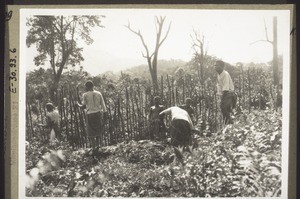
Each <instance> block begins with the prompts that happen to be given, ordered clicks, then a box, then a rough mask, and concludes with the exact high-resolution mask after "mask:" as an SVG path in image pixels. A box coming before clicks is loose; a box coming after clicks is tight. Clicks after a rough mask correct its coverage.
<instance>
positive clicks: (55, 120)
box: [46, 109, 60, 124]
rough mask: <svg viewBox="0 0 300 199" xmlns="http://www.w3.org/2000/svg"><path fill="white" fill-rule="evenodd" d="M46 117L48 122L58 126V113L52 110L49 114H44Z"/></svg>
mask: <svg viewBox="0 0 300 199" xmlns="http://www.w3.org/2000/svg"><path fill="white" fill-rule="evenodd" d="M46 116H47V117H48V118H49V120H50V121H51V122H53V123H55V124H59V121H60V120H59V119H60V117H59V113H58V111H57V110H55V109H54V110H53V111H51V112H47V113H46Z"/></svg>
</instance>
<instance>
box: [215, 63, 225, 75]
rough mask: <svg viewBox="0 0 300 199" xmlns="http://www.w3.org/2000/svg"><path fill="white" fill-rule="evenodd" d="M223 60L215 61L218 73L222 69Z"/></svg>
mask: <svg viewBox="0 0 300 199" xmlns="http://www.w3.org/2000/svg"><path fill="white" fill-rule="evenodd" d="M224 66H225V64H224V62H223V61H221V60H217V61H216V63H215V70H216V71H217V73H218V74H221V73H222V72H223V70H224Z"/></svg>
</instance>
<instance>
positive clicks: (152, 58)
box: [125, 16, 171, 93]
mask: <svg viewBox="0 0 300 199" xmlns="http://www.w3.org/2000/svg"><path fill="white" fill-rule="evenodd" d="M165 19H166V17H162V16H160V17H155V28H156V43H155V49H154V51H153V52H152V53H150V52H149V48H148V46H147V44H146V43H145V40H144V37H143V35H142V33H141V31H140V30H138V31H136V30H133V29H132V28H131V26H130V23H129V22H128V25H127V26H125V27H127V28H128V29H129V30H130V31H131V32H133V33H134V34H136V35H137V36H138V37H139V38H140V40H141V42H142V44H143V46H144V48H145V51H146V53H144V52H142V56H143V57H144V58H146V59H147V63H148V67H149V71H150V74H151V79H152V84H153V87H154V92H155V93H158V89H159V86H158V79H157V58H158V51H159V48H160V47H161V45H162V44H163V42H164V41H165V40H166V38H167V36H168V34H169V31H170V27H171V23H170V24H169V27H168V30H167V32H166V33H165V35H164V36H162V29H163V25H164V22H165Z"/></svg>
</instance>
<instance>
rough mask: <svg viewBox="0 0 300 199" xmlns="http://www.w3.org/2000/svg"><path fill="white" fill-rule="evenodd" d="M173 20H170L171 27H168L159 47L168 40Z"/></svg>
mask: <svg viewBox="0 0 300 199" xmlns="http://www.w3.org/2000/svg"><path fill="white" fill-rule="evenodd" d="M171 24H172V23H171V22H170V24H169V27H168V30H167V32H166V35H165V36H164V38H163V39H162V40H161V42H160V43H159V47H160V46H161V45H162V43H163V42H164V41H165V40H166V38H167V36H168V34H169V32H170V28H171Z"/></svg>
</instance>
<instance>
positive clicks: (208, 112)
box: [26, 68, 276, 149]
mask: <svg viewBox="0 0 300 199" xmlns="http://www.w3.org/2000/svg"><path fill="white" fill-rule="evenodd" d="M259 73H260V72H259V71H258V70H255V69H251V68H250V69H248V70H247V71H246V72H244V71H243V69H242V68H240V71H239V75H238V77H234V78H233V80H234V82H235V87H236V92H237V93H238V96H239V98H238V106H239V107H240V108H241V110H248V111H251V101H253V100H252V99H254V98H255V96H256V95H257V94H259V95H261V92H260V90H261V89H262V88H266V89H267V90H268V92H269V94H270V100H271V101H272V100H273V101H274V96H275V95H276V93H275V88H274V87H273V85H272V83H270V81H268V79H269V76H267V77H265V79H262V78H263V77H262V76H261V75H260V74H259ZM266 81H267V83H266ZM150 85H151V84H150V83H149V82H148V83H147V82H146V83H145V81H141V80H140V79H138V78H135V79H133V80H131V79H130V80H128V79H127V80H126V81H124V82H123V83H122V84H121V86H119V87H116V86H115V87H112V88H108V87H107V85H102V86H101V87H99V90H100V91H101V92H102V94H103V97H104V100H105V102H106V105H107V110H108V116H109V117H108V120H107V121H106V122H105V124H104V129H105V131H104V134H103V135H102V137H101V145H102V146H105V145H112V144H115V143H118V142H121V141H124V140H140V139H148V138H149V131H148V129H149V128H148V125H149V124H148V121H147V115H148V113H149V109H150V107H151V106H152V105H153V98H154V96H155V95H159V96H160V97H161V102H162V104H163V105H164V106H165V107H170V106H174V105H181V104H184V101H185V99H186V98H187V97H189V98H191V99H192V100H193V108H194V110H195V122H196V126H197V127H198V128H199V129H201V131H210V132H215V131H216V130H217V129H218V128H219V127H220V125H221V122H220V121H222V120H221V119H220V111H219V105H218V102H217V95H216V86H215V85H216V82H215V80H213V78H208V79H206V81H203V83H202V84H199V80H198V79H197V78H193V77H192V76H191V75H185V76H184V77H181V78H177V79H176V80H175V79H174V78H173V77H171V76H166V77H161V78H160V82H159V85H160V92H159V93H156V94H154V93H153V90H152V88H151V86H150ZM95 86H97V85H95ZM82 92H83V91H80V90H79V89H78V88H76V87H73V86H70V85H64V86H62V87H60V89H59V90H58V92H57V96H56V97H57V102H58V103H57V109H58V111H59V114H60V128H61V132H62V135H63V136H64V138H65V139H66V140H68V141H69V142H70V145H71V146H72V147H73V148H74V149H75V148H81V147H89V142H88V139H87V136H86V129H85V112H84V111H83V110H81V109H79V108H78V107H77V106H75V104H76V102H77V101H81V94H82ZM259 101H260V98H259ZM45 103H46V102H40V101H38V100H35V101H27V105H26V125H27V131H26V138H27V139H28V140H30V139H32V138H33V137H36V136H38V135H40V134H43V133H41V132H45V131H47V129H43V128H42V127H38V125H37V124H38V123H44V122H45V108H44V105H45ZM259 103H260V102H259ZM33 109H34V110H33ZM166 121H167V125H168V123H169V118H167V120H166Z"/></svg>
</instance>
